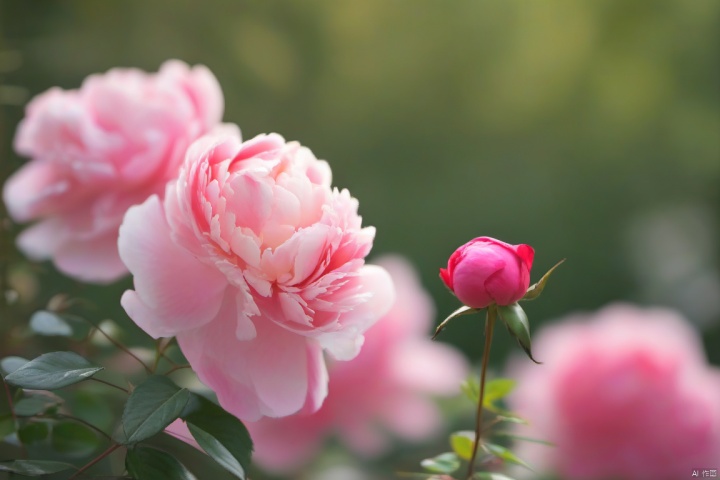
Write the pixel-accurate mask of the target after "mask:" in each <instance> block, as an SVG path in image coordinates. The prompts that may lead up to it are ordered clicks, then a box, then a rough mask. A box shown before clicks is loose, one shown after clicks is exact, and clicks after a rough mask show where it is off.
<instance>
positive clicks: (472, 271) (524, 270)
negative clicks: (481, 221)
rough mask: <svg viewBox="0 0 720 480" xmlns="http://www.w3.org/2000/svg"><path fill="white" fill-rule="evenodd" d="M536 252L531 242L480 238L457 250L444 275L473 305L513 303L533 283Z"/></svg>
mask: <svg viewBox="0 0 720 480" xmlns="http://www.w3.org/2000/svg"><path fill="white" fill-rule="evenodd" d="M534 254H535V252H534V250H533V249H532V247H530V246H529V245H510V244H509V243H505V242H501V241H500V240H495V239H494V238H490V237H478V238H475V239H473V240H470V241H469V242H468V243H466V244H465V245H463V246H461V247H460V248H458V249H457V250H455V252H454V253H453V254H452V255H451V256H450V259H449V260H448V268H447V269H444V268H441V269H440V278H441V279H442V281H443V282H445V285H447V287H448V288H449V289H450V290H451V291H452V292H453V293H454V294H455V296H456V297H457V298H458V299H459V300H460V301H461V302H463V303H464V304H465V305H467V306H469V307H473V308H485V307H487V306H488V305H490V304H493V303H496V304H498V305H510V304H513V303H515V302H517V301H518V300H520V299H521V298H522V297H523V296H524V295H525V292H527V289H528V287H529V286H530V269H531V268H532V262H533V256H534Z"/></svg>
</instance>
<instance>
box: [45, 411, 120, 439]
mask: <svg viewBox="0 0 720 480" xmlns="http://www.w3.org/2000/svg"><path fill="white" fill-rule="evenodd" d="M38 417H46V418H53V417H54V418H60V419H63V418H64V419H65V420H71V421H73V422H77V423H81V424H83V425H85V426H86V427H88V428H90V429H92V430H95V431H96V432H97V433H99V434H100V435H102V436H103V437H105V438H107V439H108V440H110V441H112V437H111V436H110V435H108V434H107V433H105V432H104V431H102V430H100V429H99V428H98V427H96V426H95V425H93V424H92V423H89V422H86V421H85V420H83V419H82V418H79V417H74V416H72V415H66V414H64V413H56V414H55V415H38Z"/></svg>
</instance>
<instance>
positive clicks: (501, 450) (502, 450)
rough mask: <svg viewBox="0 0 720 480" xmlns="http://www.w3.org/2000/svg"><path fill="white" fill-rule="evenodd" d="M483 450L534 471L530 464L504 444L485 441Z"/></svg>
mask: <svg viewBox="0 0 720 480" xmlns="http://www.w3.org/2000/svg"><path fill="white" fill-rule="evenodd" d="M482 448H483V450H485V451H486V452H488V453H490V454H491V455H495V456H496V457H497V458H500V459H502V460H505V461H506V462H510V463H514V464H515V465H520V466H522V467H525V468H527V469H528V470H531V471H534V470H533V469H532V467H530V465H528V464H527V463H525V462H524V461H523V460H521V459H520V458H518V457H517V455H515V454H514V453H513V452H512V451H510V449H508V448H506V447H503V446H502V445H495V444H494V443H484V444H483V445H482Z"/></svg>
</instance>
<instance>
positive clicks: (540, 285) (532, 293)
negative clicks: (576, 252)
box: [520, 258, 565, 301]
mask: <svg viewBox="0 0 720 480" xmlns="http://www.w3.org/2000/svg"><path fill="white" fill-rule="evenodd" d="M564 261H565V259H564V258H563V259H562V260H560V261H559V262H558V263H556V264H555V265H553V267H552V268H551V269H550V270H548V271H547V272H545V275H543V276H542V278H541V279H540V280H539V281H538V282H537V283H535V284H533V285H530V288H528V289H527V292H525V295H524V296H523V297H522V298H521V299H520V301H528V300H535V299H536V298H537V297H539V296H540V294H541V293H542V291H543V290H544V289H545V284H546V283H547V281H548V279H549V278H550V275H551V274H552V273H553V272H554V271H555V269H556V268H557V267H559V266H560V265H561V264H562V263H563V262H564Z"/></svg>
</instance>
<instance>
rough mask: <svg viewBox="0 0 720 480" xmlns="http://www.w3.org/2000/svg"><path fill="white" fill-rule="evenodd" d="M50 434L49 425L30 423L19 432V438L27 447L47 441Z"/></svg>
mask: <svg viewBox="0 0 720 480" xmlns="http://www.w3.org/2000/svg"><path fill="white" fill-rule="evenodd" d="M49 432H50V429H49V428H48V426H47V423H43V422H37V423H28V424H27V425H25V426H23V427H21V428H20V430H18V438H19V439H20V441H21V442H22V443H24V444H25V445H30V444H32V443H37V442H42V441H43V440H45V439H46V438H47V436H48V433H49Z"/></svg>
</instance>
